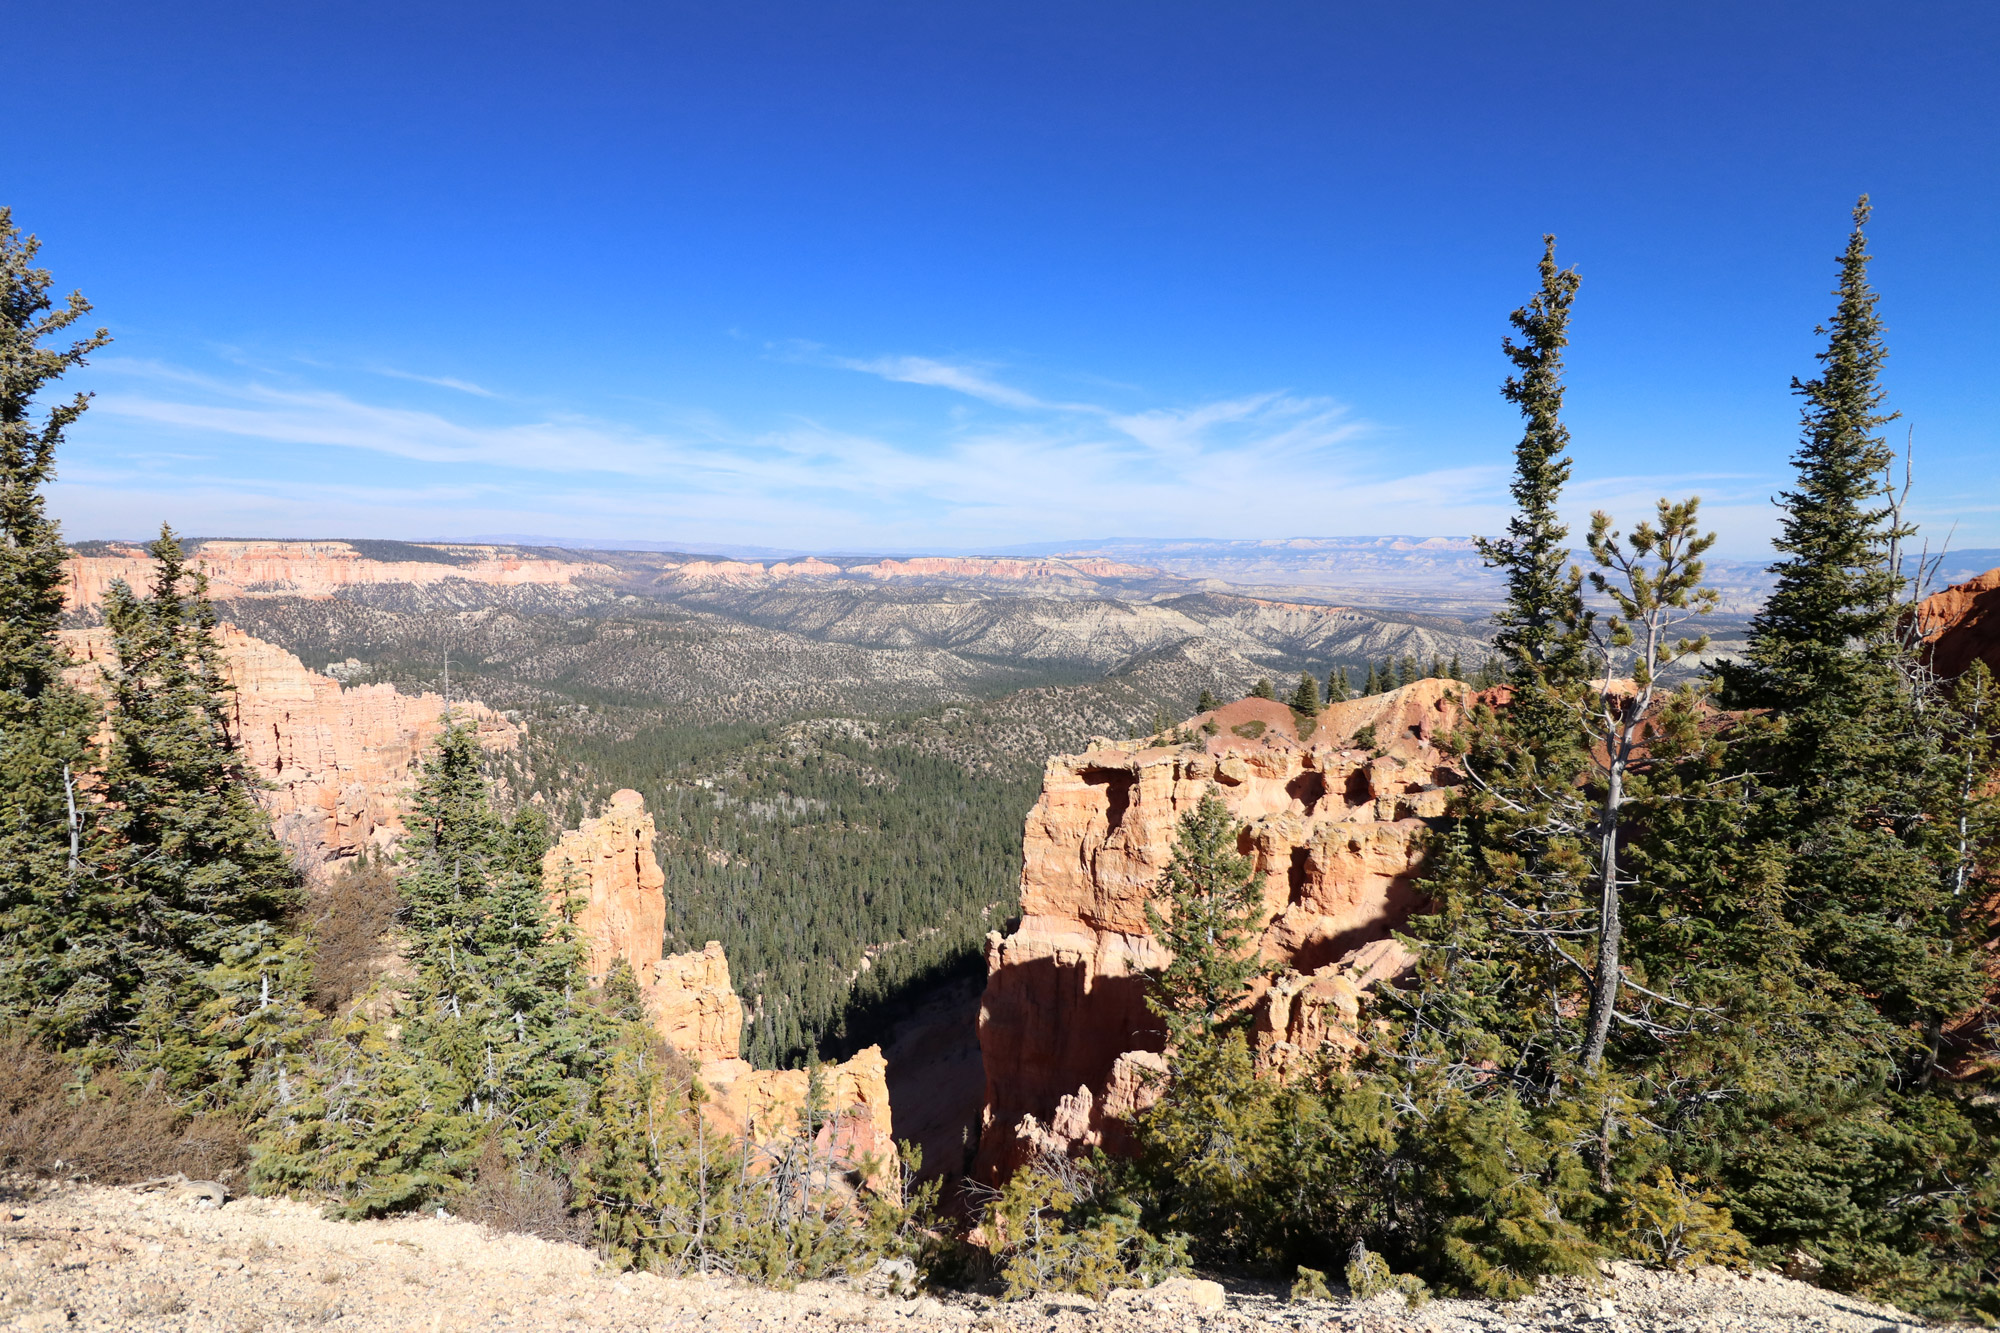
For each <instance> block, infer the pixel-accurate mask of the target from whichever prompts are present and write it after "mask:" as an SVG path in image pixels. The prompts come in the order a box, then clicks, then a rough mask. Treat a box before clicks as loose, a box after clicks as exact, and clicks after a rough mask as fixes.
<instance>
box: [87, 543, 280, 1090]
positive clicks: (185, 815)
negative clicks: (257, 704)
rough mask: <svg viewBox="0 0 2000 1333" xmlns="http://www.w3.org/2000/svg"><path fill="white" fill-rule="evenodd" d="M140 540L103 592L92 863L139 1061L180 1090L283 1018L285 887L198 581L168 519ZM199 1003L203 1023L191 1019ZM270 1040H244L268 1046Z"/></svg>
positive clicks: (202, 579)
mask: <svg viewBox="0 0 2000 1333" xmlns="http://www.w3.org/2000/svg"><path fill="white" fill-rule="evenodd" d="M147 550H148V552H149V553H150V554H151V555H152V556H153V559H154V560H155V561H156V562H157V563H156V567H155V571H154V575H153V581H152V585H151V587H150V588H149V590H148V592H147V595H146V596H145V597H139V596H136V595H135V594H134V593H133V592H132V590H131V589H130V588H129V587H127V586H126V585H125V584H124V583H122V582H119V583H114V584H112V586H111V588H110V591H109V592H108V593H107V595H106V597H105V609H104V613H105V619H106V620H107V622H109V625H110V629H111V641H112V649H113V654H114V656H115V658H116V666H115V667H114V668H113V669H112V670H111V671H110V672H109V673H108V674H109V678H108V680H107V682H106V686H107V693H108V694H109V696H110V702H111V715H110V722H111V741H110V746H109V750H108V753H107V754H106V757H105V765H104V773H103V791H104V807H103V813H102V816H101V819H100V822H101V825H102V828H103V832H104V836H105V841H106V849H105V865H104V868H103V871H102V873H103V874H104V876H105V877H106V879H107V880H108V881H109V882H110V884H111V885H112V886H113V892H114V893H115V896H116V899H117V903H118V907H119V919H120V920H121V921H122V922H123V923H124V926H125V929H126V931H127V932H128V934H127V937H126V940H125V948H124V958H125V960H126V962H127V964H128V965H129V967H130V968H131V972H130V974H129V975H128V976H127V977H126V978H124V979H122V982H121V984H124V985H129V986H131V987H132V989H131V990H130V991H129V992H128V993H126V994H124V995H122V996H120V997H119V1002H120V1008H121V1009H122V1010H123V1011H124V1013H123V1016H124V1017H125V1018H126V1019H127V1020H128V1021H130V1022H132V1023H134V1024H135V1025H136V1026H135V1029H134V1035H135V1036H136V1037H137V1039H138V1041H139V1044H140V1054H139V1058H142V1059H143V1060H144V1061H145V1062H147V1063H148V1064H152V1065H156V1066H159V1067H163V1068H165V1069H166V1070H167V1072H168V1074H169V1076H170V1077H171V1079H172V1080H173V1081H174V1082H176V1083H177V1084H179V1085H181V1086H184V1087H188V1088H194V1087H198V1086H201V1085H202V1084H204V1083H208V1082H211V1081H213V1080H215V1079H216V1078H217V1077H219V1076H223V1075H225V1074H232V1073H234V1072H242V1071H241V1070H240V1066H239V1065H238V1063H237V1061H238V1058H239V1057H238V1056H236V1055H232V1054H231V1053H232V1052H234V1051H236V1050H237V1049H238V1047H239V1045H240V1043H241V1041H242V1040H243V1039H244V1038H245V1035H246V1034H247V1033H248V1032H250V1031H251V1030H253V1029H255V1028H257V1027H258V1026H260V1025H263V1024H265V1023H266V1022H267V1021H268V1020H272V1019H275V1018H278V1017H281V1016H286V1015H290V1016H296V1015H298V1014H299V1012H300V1000H299V998H298V997H299V996H300V995H301V994H302V993H303V990H304V987H305V984H306V978H305V967H304V960H303V957H302V955H301V953H300V951H299V948H298V945H297V942H296V941H295V940H293V939H291V938H290V937H289V933H288V931H287V930H286V924H287V918H288V917H289V916H290V914H291V913H292V911H293V909H295V908H296V907H297V906H298V905H299V903H300V901H301V893H300V886H299V879H298V874H297V872H296V871H295V870H294V869H293V867H292V865H291V863H290V861H289V859H288V858H287V857H286V855H285V853H284V850H283V849H282V848H280V847H279V845H278V842H277V839H276V838H275V837H273V836H272V833H271V821H270V816H269V815H268V814H267V813H266V812H265V811H264V809H263V807H262V806H261V805H260V804H259V803H258V801H257V797H256V792H257V789H258V787H259V785H260V780H259V779H258V777H257V775H256V774H255V772H254V771H253V770H252V769H251V768H250V765H249V763H248V761H247V760H245V759H244V757H243V754H242V752H241V750H240V749H239V748H238V747H237V744H236V741H235V739H234V738H233V737H232V736H231V734H230V731H229V721H228V719H229V701H228V696H229V694H230V692H231V690H232V688H233V687H231V686H230V685H229V683H228V682H227V681H226V680H225V679H224V676H223V671H222V656H221V649H220V647H219V645H218V644H217V642H216V637H215V630H216V619H215V608H214V606H213V604H211V603H210V601H209V600H208V581H207V578H206V576H205V575H203V574H201V573H200V572H199V571H191V570H189V569H188V567H187V565H186V563H185V562H184V560H183V557H182V553H181V548H180V543H179V542H178V541H177V540H175V538H174V535H173V532H172V531H171V530H170V529H166V528H162V529H161V532H160V537H159V540H157V541H155V542H153V543H152V544H151V545H150V546H148V547H147ZM274 988H275V990H276V993H277V996H278V1001H279V1013H278V1014H277V1015H273V1014H272V1013H271V1012H270V1010H271V1008H272V1003H273V991H274ZM201 1013H206V1014H208V1015H210V1017H209V1021H208V1022H206V1023H204V1024H203V1025H201V1026H200V1027H198V1028H194V1027H191V1026H190V1019H191V1018H192V1017H193V1016H194V1015H196V1014H201ZM270 1040H271V1038H270V1037H269V1036H268V1035H266V1036H262V1037H258V1038H257V1039H256V1042H255V1044H257V1045H260V1046H264V1047H266V1048H267V1053H268V1048H269V1041H270ZM261 1076H262V1077H266V1078H270V1079H275V1078H276V1076H277V1070H276V1069H275V1068H266V1069H263V1070H262V1071H261Z"/></svg>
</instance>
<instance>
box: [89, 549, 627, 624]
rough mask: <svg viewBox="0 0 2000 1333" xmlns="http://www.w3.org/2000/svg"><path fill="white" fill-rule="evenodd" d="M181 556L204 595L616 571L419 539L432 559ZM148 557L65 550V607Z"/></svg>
mask: <svg viewBox="0 0 2000 1333" xmlns="http://www.w3.org/2000/svg"><path fill="white" fill-rule="evenodd" d="M190 546H191V547H192V549H191V551H190V553H189V559H188V563H189V564H190V565H192V566H193V567H194V568H196V569H199V570H201V571H203V572H204V573H206V574H207V575H208V591H209V596H210V597H212V598H214V599H215V600H217V601H227V600H230V599H232V598H238V597H330V596H332V595H334V594H335V593H338V592H340V591H342V590H344V589H347V588H353V587H359V586H363V585H367V584H381V583H403V584H425V583H438V582H442V581H444V580H446V579H464V580H467V581H469V582H473V583H485V584H492V585H496V586H513V585H519V584H529V583H546V584H561V585H569V584H573V583H575V582H576V581H577V580H579V579H586V580H587V579H605V578H610V577H614V576H615V575H616V571H615V570H613V569H612V568H611V567H610V566H609V565H602V564H594V563H592V562H589V561H584V560H549V559H540V558H533V557H524V556H520V555H516V554H513V553H510V552H508V551H506V550H505V549H504V548H495V547H489V546H457V545H450V544H445V543H438V544H435V545H431V544H424V545H422V546H421V547H419V548H418V549H420V550H422V551H425V552H428V553H430V554H431V555H432V556H434V557H435V558H433V559H424V560H375V559H370V558H369V557H367V556H365V555H363V554H362V553H361V551H359V550H357V549H356V548H355V546H354V545H352V544H350V543H348V542H283V541H202V542H196V543H190ZM154 568H155V566H154V563H153V561H152V559H151V558H150V557H149V556H147V554H146V553H145V552H144V551H143V550H141V549H139V548H138V547H136V546H134V547H114V548H112V550H111V551H110V552H109V553H107V554H101V555H72V556H71V557H70V560H69V567H68V576H69V586H68V598H69V605H70V609H71V610H88V609H92V608H95V607H98V606H101V605H103V602H104V594H105V592H106V590H107V589H109V588H110V586H111V584H112V582H113V581H114V580H118V579H123V580H124V581H125V582H126V584H127V585H129V586H130V587H132V588H135V589H140V590H143V589H144V588H145V587H146V585H147V583H148V581H149V580H150V579H151V578H152V577H153V571H154Z"/></svg>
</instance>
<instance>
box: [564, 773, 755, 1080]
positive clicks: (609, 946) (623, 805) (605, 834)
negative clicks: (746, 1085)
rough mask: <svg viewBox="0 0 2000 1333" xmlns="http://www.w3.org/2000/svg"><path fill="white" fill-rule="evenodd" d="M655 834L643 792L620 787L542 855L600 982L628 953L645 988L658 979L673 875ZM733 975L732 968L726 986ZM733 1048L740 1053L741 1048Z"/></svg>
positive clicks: (592, 979) (589, 965)
mask: <svg viewBox="0 0 2000 1333" xmlns="http://www.w3.org/2000/svg"><path fill="white" fill-rule="evenodd" d="M654 832H655V830H654V827H653V816H652V815H650V814H648V813H647V811H646V802H645V801H644V800H643V799H641V797H640V795H639V793H638V792H636V791H630V790H626V791H618V792H613V793H612V794H611V799H610V800H608V801H606V802H605V803H604V810H603V812H602V813H601V814H599V815H598V816H597V818H595V819H586V820H584V821H583V824H582V826H581V827H579V828H573V829H571V830H570V831H569V832H567V833H565V834H563V835H562V837H561V838H559V839H557V841H556V845H555V846H553V847H551V848H549V850H548V853H547V854H546V855H544V856H543V857H542V883H543V885H544V887H545V888H546V889H547V890H548V894H549V901H550V904H551V905H552V906H553V907H555V909H556V910H557V911H562V910H564V903H565V901H567V903H568V909H567V910H568V911H569V912H570V913H571V918H570V919H571V922H572V923H573V924H574V926H575V927H576V932H577V935H578V937H579V938H580V939H581V940H582V941H583V943H584V948H585V950H586V954H585V962H584V970H585V971H587V972H588V973H589V974H590V983H591V985H593V986H595V985H600V984H602V983H603V981H604V976H605V974H606V973H607V972H609V971H610V970H611V964H612V963H613V962H615V961H616V960H618V959H620V958H623V959H625V961H627V962H628V963H630V964H631V965H632V971H633V972H634V973H635V974H636V975H637V976H638V978H639V984H640V986H642V987H644V986H650V985H652V984H653V983H654V982H655V981H656V980H657V979H658V975H659V965H660V953H661V950H662V949H663V948H664V947H665V946H666V940H667V902H666V897H665V895H664V890H665V888H666V883H667V877H666V875H665V874H663V873H662V872H661V870H660V863H659V862H658V861H657V860H655V859H654V857H653V836H654ZM728 980H729V978H728V974H727V971H726V970H725V972H724V975H723V983H724V984H725V985H726V984H728ZM729 1053H730V1054H731V1055H734V1054H736V1052H735V1050H734V1049H733V1048H732V1049H731V1050H730V1052H729Z"/></svg>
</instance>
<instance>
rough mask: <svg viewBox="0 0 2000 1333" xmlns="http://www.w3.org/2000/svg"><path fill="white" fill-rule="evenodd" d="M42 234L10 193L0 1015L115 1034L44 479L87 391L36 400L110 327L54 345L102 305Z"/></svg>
mask: <svg viewBox="0 0 2000 1333" xmlns="http://www.w3.org/2000/svg"><path fill="white" fill-rule="evenodd" d="M38 248H39V243H38V242H37V241H36V239H35V238H34V237H33V236H25V237H24V236H23V235H22V234H21V231H20V229H19V228H18V227H17V226H15V224H14V221H13V215H12V213H11V211H10V210H8V209H7V208H4V207H0V1018H9V1017H11V1018H14V1019H18V1020H24V1021H26V1022H27V1023H28V1025H29V1026H30V1028H31V1029H32V1030H34V1031H37V1032H39V1033H40V1034H42V1035H44V1036H46V1037H49V1038H51V1039H53V1040H55V1041H57V1042H59V1043H62V1044H65V1045H70V1044H77V1043H81V1042H86V1041H89V1040H91V1039H93V1038H94V1037H97V1036H100V1035H103V1034H104V1033H106V1032H107V1031H108V1030H109V1029H110V1027H111V1026H112V1025H113V1023H114V1021H115V1020H114V1018H113V1014H112V1010H113V1009H114V1008H115V1005H116V998H115V996H116V992H117V991H118V989H119V986H118V982H117V980H116V977H117V975H118V973H119V972H120V970H121V967H122V964H121V961H120V958H119V951H118V943H117V939H116V937H115V933H114V929H113V920H114V918H115V910H114V909H113V908H112V906H111V905H110V904H108V903H107V901H106V898H105V894H104V891H103V886H102V884H101V883H100V882H98V880H97V879H96V878H95V877H94V876H93V875H92V874H91V873H90V871H89V869H88V867H89V865H90V862H91V860H92V855H91V853H90V850H89V843H90V840H91V830H90V827H89V824H90V817H91V813H92V808H93V804H94V803H93V801H92V799H91V797H90V795H89V793H88V790H87V789H86V788H85V787H84V786H83V785H82V782H81V780H82V778H83V775H84V774H85V773H87V772H88V771H89V770H90V769H91V768H92V767H93V766H94V762H95V761H94V756H93V753H92V744H91V742H92V737H93V735H94V733H95V732H96V729H97V719H98V708H97V705H96V703H95V702H94V701H93V700H91V699H89V698H88V697H86V696H84V695H83V694H82V693H80V692H79V691H77V690H75V689H73V688H71V687H70V686H68V685H67V684H65V683H64V681H63V679H62V672H63V669H64V667H66V666H67V665H68V659H67V657H66V655H65V654H64V652H63V651H62V649H61V647H60V646H59V645H58V643H57V640H56V628H57V625H58V622H59V621H60V618H61V616H62V609H63V561H64V559H65V558H66V556H67V552H66V551H65V549H64V547H63V543H62V534H61V532H60V530H59V529H58V527H57V525H56V523H55V521H54V520H53V519H51V518H49V516H48V513H47V510H46V507H45V503H44V491H45V488H46V487H47V485H48V483H49V481H50V479H51V478H52V477H53V476H54V475H55V461H56V451H57V450H58V448H59V447H60V446H61V444H62V440H63V433H64V432H65V431H66V430H67V429H68V428H69V427H70V426H71V425H73V424H75V422H76V420H77V418H78V417H79V416H81V415H82V414H83V411H84V408H85V407H86V406H87V404H88V402H89V395H87V394H77V395H76V396H75V397H73V398H71V399H69V400H67V401H64V402H57V403H53V404H51V405H49V406H48V407H47V408H46V409H45V410H43V411H42V412H41V413H40V417H39V420H37V399H38V398H39V397H40V396H41V395H42V394H43V393H44V391H45V390H47V389H48V387H49V386H50V385H52V384H54V383H55V382H56V381H57V380H58V379H60V378H61V377H62V376H63V375H64V374H65V373H67V372H68V371H70V370H72V369H74V368H76V367H77V366H80V365H82V364H83V363H84V361H85V359H86V358H87V357H88V356H89V354H90V353H91V352H93V351H95V350H97V349H98V348H100V347H102V346H104V345H105V344H106V343H107V342H109V341H110V337H109V336H108V334H107V333H106V332H105V330H103V329H98V330H97V331H96V332H95V333H93V334H90V335H88V336H86V337H81V338H78V339H76V340H75V341H73V342H70V343H68V344H67V345H62V344H60V343H57V344H56V345H52V346H44V345H43V344H44V343H47V342H49V341H50V340H51V339H55V338H57V337H58V335H60V334H62V333H63V332H64V330H66V329H68V328H70V327H71V326H72V325H74V324H75V323H76V322H77V321H78V320H80V319H82V318H83V317H84V316H85V315H86V314H88V313H89V312H90V303H89V302H88V301H86V300H84V299H83V295H82V294H81V293H80V292H72V293H71V294H70V296H69V298H68V300H67V301H65V302H64V303H63V304H62V305H60V306H58V305H57V304H56V302H55V300H54V298H53V297H52V296H51V295H50V289H51V287H52V285H53V279H52V278H51V277H50V275H49V273H48V271H47V270H45V269H40V268H37V267H35V263H34V261H35V254H36V251H37V249H38Z"/></svg>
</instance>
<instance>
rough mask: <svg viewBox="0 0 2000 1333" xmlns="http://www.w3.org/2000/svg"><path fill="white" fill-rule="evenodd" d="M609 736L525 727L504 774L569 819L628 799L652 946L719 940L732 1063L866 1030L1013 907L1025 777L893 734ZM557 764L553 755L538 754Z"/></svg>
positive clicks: (831, 1051)
mask: <svg viewBox="0 0 2000 1333" xmlns="http://www.w3.org/2000/svg"><path fill="white" fill-rule="evenodd" d="M883 730H885V731H886V732H887V735H886V736H884V737H883V738H881V739H879V740H869V739H863V738H861V736H860V735H858V734H856V733H858V732H859V731H860V728H858V727H856V728H852V729H847V730H842V729H818V730H815V731H814V732H812V733H810V734H805V735H801V734H798V733H796V732H794V733H790V734H786V733H785V732H784V730H783V729H778V728H772V729H754V730H753V729H745V728H737V729H732V730H726V731H704V732H696V731H692V730H688V729H675V728H652V729H642V730H640V731H639V732H638V733H637V734H636V735H631V736H628V737H617V738H603V737H592V736H588V735H575V734H569V733H566V732H565V730H564V729H563V727H562V724H561V722H560V721H559V720H557V719H550V720H549V721H547V722H545V723H544V725H542V726H541V727H539V728H536V729H534V730H533V731H532V732H531V745H530V750H529V753H528V755H527V756H526V764H525V765H524V766H522V767H523V768H525V769H529V770H533V771H534V773H535V774H536V776H534V777H529V778H517V779H516V781H524V782H526V783H527V784H529V786H530V787H531V789H532V790H533V791H536V792H543V793H546V794H548V795H549V796H551V797H552V798H553V801H552V803H553V804H554V805H555V807H556V808H557V809H558V810H560V811H561V812H562V816H563V821H564V823H565V825H566V826H571V827H573V826H574V825H575V823H576V822H577V820H579V819H580V818H582V817H583V815H584V814H585V813H594V805H595V801H596V799H597V798H598V797H601V796H602V795H603V794H608V793H609V792H611V791H614V790H617V789H618V788H620V787H630V788H632V789H634V790H636V791H638V792H639V793H640V794H641V795H642V796H644V797H645V798H646V808H647V809H648V810H650V811H651V812H652V813H653V816H654V819H655V822H656V823H657V824H658V826H659V838H658V841H657V843H656V853H657V855H658V857H659V860H660V866H661V869H662V870H664V871H665V873H666V877H667V886H666V897H667V930H668V938H667V948H668V950H669V951H671V952H680V951H683V950H689V949H699V948H700V947H701V946H702V944H703V942H704V941H707V940H711V939H713V940H720V941H722V944H723V948H724V950H725V951H726V952H727V953H728V956H729V962H730V968H731V973H732V976H733V978H734V980H735V983H736V989H737V991H738V993H740V994H741V995H742V996H743V998H744V1003H745V1006H746V1022H745V1029H744V1055H745V1056H746V1057H747V1058H749V1059H751V1060H752V1061H754V1062H756V1063H758V1064H759V1065H762V1066H767V1067H768V1066H787V1065H793V1064H797V1063H799V1062H801V1061H803V1060H804V1059H805V1058H806V1057H807V1056H808V1054H809V1053H811V1052H812V1051H814V1050H817V1051H818V1052H819V1053H820V1054H822V1055H827V1056H844V1055H846V1054H848V1053H850V1052H851V1051H852V1050H854V1049H855V1048H857V1047H859V1046H863V1045H867V1044H869V1043H870V1042H873V1041H876V1040H878V1039H879V1038H880V1037H881V1031H880V1029H879V1025H878V1024H876V1023H875V1022H874V1021H873V1018H874V1016H875V1015H876V1014H877V1013H878V1012H879V1011H881V1010H883V1009H884V1008H885V1007H887V1006H889V1002H891V1001H892V1000H894V999H895V998H896V997H897V996H899V995H900V994H902V993H903V992H906V991H908V990H911V989H921V988H923V987H924V986H926V985H928V984H929V983H931V982H933V981H937V980H941V979H943V978H944V977H945V976H946V975H949V974H952V973H954V972H956V971H961V970H963V969H965V968H967V967H978V966H982V964H981V962H980V959H981V957H982V946H983V941H984V938H985V935H986V932H987V931H989V930H997V929H1001V928H1002V927H1004V926H1005V925H1006V924H1007V919H1008V918H1009V917H1010V916H1011V915H1012V914H1013V911H1014V903H1015V899H1016V895H1017V893H1018V889H1019V880H1020V873H1021V823H1022V820H1023V818H1024V817H1025V816H1026V815H1027V812H1028V807H1029V806H1030V805H1032V804H1033V803H1034V799H1035V793H1036V791H1037V790H1038V787H1039V781H1038V778H1039V774H1038V773H1034V772H1031V771H1029V770H1027V768H1026V766H1025V765H1022V764H1018V763H1013V764H1006V765H1004V766H1001V767H1000V768H998V769H997V770H983V771H968V770H967V769H966V768H965V767H964V766H963V765H961V764H959V763H957V762H955V761H953V760H952V759H950V758H947V757H943V756H940V755H938V754H935V753H930V752H927V751H925V750H923V749H920V748H917V746H916V745H915V744H913V743H912V739H911V738H910V737H909V736H908V735H907V734H905V733H901V732H899V731H898V730H897V729H896V728H893V727H890V728H884V729H883ZM558 756H559V757H558Z"/></svg>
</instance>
